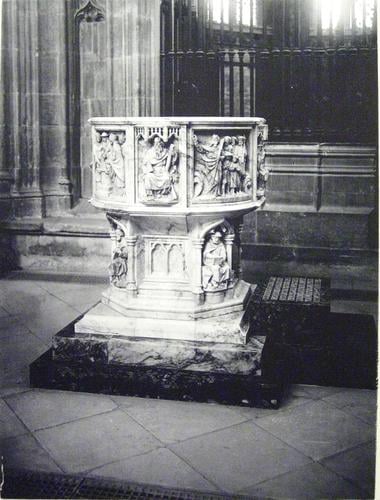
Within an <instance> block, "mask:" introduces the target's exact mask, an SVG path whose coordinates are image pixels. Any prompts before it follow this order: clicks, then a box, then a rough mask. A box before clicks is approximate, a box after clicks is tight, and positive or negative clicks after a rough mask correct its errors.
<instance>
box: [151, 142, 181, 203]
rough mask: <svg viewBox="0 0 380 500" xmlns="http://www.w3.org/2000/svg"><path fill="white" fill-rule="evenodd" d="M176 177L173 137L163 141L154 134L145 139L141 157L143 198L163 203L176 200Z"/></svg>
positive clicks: (176, 163) (176, 164)
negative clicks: (144, 149)
mask: <svg viewBox="0 0 380 500" xmlns="http://www.w3.org/2000/svg"><path fill="white" fill-rule="evenodd" d="M178 178H179V174H178V153H177V151H176V147H175V144H174V141H173V137H172V138H171V139H170V140H169V141H167V142H166V143H164V141H163V140H162V138H161V137H160V136H158V135H154V136H153V137H152V138H151V139H148V140H147V141H146V151H145V154H144V158H143V165H142V182H143V188H144V189H143V199H144V200H145V201H161V202H164V203H165V202H173V201H177V200H178V195H177V192H176V190H175V184H176V183H177V182H178Z"/></svg>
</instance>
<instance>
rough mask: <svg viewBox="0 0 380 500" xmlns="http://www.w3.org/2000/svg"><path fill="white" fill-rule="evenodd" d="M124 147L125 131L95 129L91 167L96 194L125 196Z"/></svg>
mask: <svg viewBox="0 0 380 500" xmlns="http://www.w3.org/2000/svg"><path fill="white" fill-rule="evenodd" d="M125 148H126V141H125V131H123V130H118V131H110V130H107V131H105V130H96V131H95V138H94V143H93V159H92V169H93V173H94V182H95V194H96V195H97V196H99V197H102V198H108V197H111V196H112V197H124V196H125V168H126V165H125V158H126V151H125Z"/></svg>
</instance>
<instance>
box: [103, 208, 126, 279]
mask: <svg viewBox="0 0 380 500" xmlns="http://www.w3.org/2000/svg"><path fill="white" fill-rule="evenodd" d="M108 221H109V223H110V225H111V230H110V236H111V263H110V265H109V277H110V282H111V285H113V286H115V287H117V288H125V286H126V279H127V274H128V249H127V244H126V241H125V235H126V228H125V227H124V225H123V224H122V223H121V222H120V221H118V220H116V219H114V218H113V217H111V216H108Z"/></svg>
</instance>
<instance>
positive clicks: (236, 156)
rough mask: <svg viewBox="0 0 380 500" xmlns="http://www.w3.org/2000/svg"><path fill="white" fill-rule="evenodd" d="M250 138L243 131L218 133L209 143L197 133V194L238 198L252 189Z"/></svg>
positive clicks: (213, 197)
mask: <svg viewBox="0 0 380 500" xmlns="http://www.w3.org/2000/svg"><path fill="white" fill-rule="evenodd" d="M246 142H247V140H246V137H245V136H243V135H240V136H236V137H235V136H225V137H223V138H221V137H220V136H219V135H217V134H214V135H212V137H211V139H210V140H209V142H208V143H207V144H202V143H200V142H199V140H198V137H197V136H196V135H194V136H193V144H194V148H195V168H194V198H200V199H202V198H203V199H215V198H217V197H221V198H231V197H232V198H235V197H238V196H242V195H245V194H247V193H248V192H249V191H250V189H251V188H252V180H251V177H250V176H249V174H248V172H247V170H248V169H247V156H248V152H247V145H246Z"/></svg>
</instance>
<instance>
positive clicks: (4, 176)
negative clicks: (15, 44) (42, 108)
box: [0, 0, 13, 220]
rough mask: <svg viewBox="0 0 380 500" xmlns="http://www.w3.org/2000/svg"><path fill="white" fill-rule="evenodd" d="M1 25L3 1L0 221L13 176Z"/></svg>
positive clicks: (0, 3)
mask: <svg viewBox="0 0 380 500" xmlns="http://www.w3.org/2000/svg"><path fill="white" fill-rule="evenodd" d="M3 24H5V22H4V23H3V0H0V46H1V47H4V48H3V50H2V51H0V145H1V146H0V220H1V219H6V218H8V217H9V216H10V215H11V196H10V190H11V185H12V181H13V176H12V173H11V171H10V168H9V166H10V165H9V161H8V159H7V154H6V149H5V144H6V141H8V139H7V127H6V123H5V113H4V111H5V110H4V104H5V101H4V91H5V85H4V79H5V75H6V73H5V67H6V66H5V61H4V59H5V58H4V56H3V53H4V54H5V52H6V51H8V47H5V44H4V39H5V37H4V29H2V27H3Z"/></svg>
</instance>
